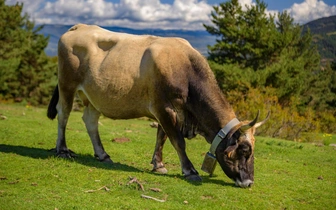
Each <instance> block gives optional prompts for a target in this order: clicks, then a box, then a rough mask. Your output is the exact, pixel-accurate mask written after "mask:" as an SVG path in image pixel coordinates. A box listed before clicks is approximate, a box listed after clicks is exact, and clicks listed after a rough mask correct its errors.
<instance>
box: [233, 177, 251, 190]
mask: <svg viewBox="0 0 336 210" xmlns="http://www.w3.org/2000/svg"><path fill="white" fill-rule="evenodd" d="M235 184H236V186H237V187H242V188H246V187H251V186H252V184H253V181H252V180H250V179H246V180H244V181H243V182H241V181H240V180H239V179H236V183H235Z"/></svg>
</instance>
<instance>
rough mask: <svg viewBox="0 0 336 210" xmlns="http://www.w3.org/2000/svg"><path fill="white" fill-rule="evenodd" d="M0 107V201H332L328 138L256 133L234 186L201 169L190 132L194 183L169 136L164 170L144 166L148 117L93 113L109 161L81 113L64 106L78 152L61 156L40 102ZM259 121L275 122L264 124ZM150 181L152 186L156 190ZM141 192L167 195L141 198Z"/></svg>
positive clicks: (231, 205) (229, 204) (15, 204)
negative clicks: (247, 182)
mask: <svg viewBox="0 0 336 210" xmlns="http://www.w3.org/2000/svg"><path fill="white" fill-rule="evenodd" d="M0 110H1V114H2V115H4V116H6V117H7V119H6V120H0V139H1V142H0V160H1V163H0V209H5V210H7V209H56V208H57V209H186V210H188V209H333V208H334V207H335V206H336V200H335V199H334V197H335V196H334V195H335V193H336V191H335V189H336V176H335V168H336V150H335V149H333V147H330V146H321V147H317V146H315V145H313V144H308V143H299V142H291V141H284V140H279V139H273V138H264V137H258V136H257V137H256V146H255V184H254V185H253V186H252V187H251V188H249V189H241V188H237V187H235V186H234V183H233V182H232V181H231V180H230V179H229V178H228V177H226V176H225V175H224V173H223V171H222V170H221V169H220V167H218V166H217V167H216V170H215V174H214V176H213V177H209V176H208V175H207V174H206V173H204V172H203V171H201V170H200V167H201V164H202V161H203V158H204V153H205V152H206V151H207V149H209V147H210V145H209V144H208V143H206V141H205V140H204V139H203V138H201V137H197V138H196V139H193V140H190V141H187V152H188V155H189V158H190V159H191V160H192V161H193V163H194V165H195V167H196V169H198V170H199V173H200V175H201V176H202V178H203V182H202V183H201V184H194V183H190V182H187V181H185V180H184V179H183V177H182V176H181V169H180V163H179V160H178V157H177V154H176V152H175V150H174V148H173V146H172V145H171V144H170V143H169V142H166V145H165V148H164V150H163V155H164V162H165V164H166V167H167V169H168V174H166V175H159V174H155V173H152V172H151V167H152V165H151V164H149V163H150V160H151V157H152V152H153V150H154V147H155V136H156V129H152V128H150V126H149V124H150V122H149V121H147V120H144V119H135V120H110V119H107V118H104V117H101V118H100V120H99V121H100V125H99V129H100V132H101V138H102V142H103V144H104V147H105V149H106V151H107V152H108V153H109V154H110V155H111V158H112V159H113V160H114V162H115V163H114V164H113V165H109V164H104V163H100V162H98V161H97V160H95V158H94V156H93V153H94V152H93V148H92V145H91V142H90V140H89V136H88V135H87V132H86V129H85V125H83V122H82V119H81V116H82V113H79V112H73V113H71V116H70V118H69V124H68V129H67V140H68V141H67V143H68V146H69V148H70V149H72V150H74V151H75V152H76V153H77V155H78V157H77V158H75V159H71V160H64V159H60V158H55V157H54V156H53V155H54V153H53V152H51V151H49V149H51V148H54V147H55V141H56V136H57V121H50V120H47V119H46V117H45V113H46V110H45V109H40V108H34V107H29V106H28V107H23V106H13V105H12V106H8V105H1V104H0ZM22 113H25V114H24V115H23V114H22ZM254 114H255V113H254ZM263 114H264V113H263ZM253 117H254V116H253ZM266 125H267V126H271V125H274V124H273V123H267V124H265V125H263V126H266ZM263 126H262V127H263ZM262 127H261V128H262ZM116 137H127V138H129V139H130V141H129V142H124V143H116V142H113V141H111V139H113V138H116ZM320 137H321V138H322V139H321V141H324V140H326V141H329V142H330V143H335V142H336V136H335V135H334V136H332V135H326V134H321V136H320ZM129 177H136V178H137V179H138V181H139V182H140V183H141V184H142V185H143V187H144V190H145V191H142V190H140V187H139V186H138V185H137V184H136V183H129V181H130V178H129ZM103 186H105V187H107V188H108V189H109V191H106V188H102V187H103ZM150 188H159V189H161V192H154V191H152V190H150ZM98 189H100V190H98ZM142 194H144V195H149V196H152V197H154V198H157V199H162V200H166V202H164V203H161V202H157V201H154V200H149V199H144V198H142V197H141V195H142Z"/></svg>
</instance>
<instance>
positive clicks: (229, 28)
mask: <svg viewBox="0 0 336 210" xmlns="http://www.w3.org/2000/svg"><path fill="white" fill-rule="evenodd" d="M266 9H267V4H265V3H264V2H263V1H260V0H257V1H256V4H255V5H252V6H246V10H243V9H242V7H241V5H240V4H239V3H238V0H231V1H227V2H225V3H221V4H220V5H219V6H215V7H214V11H213V12H212V22H213V25H204V27H205V28H206V30H207V31H208V32H209V33H210V34H213V35H215V36H217V37H218V39H217V41H216V44H215V45H214V46H209V54H210V56H209V61H210V65H212V67H214V68H213V70H214V71H215V73H216V75H220V76H221V77H222V78H217V79H218V81H219V83H224V84H220V85H222V86H223V87H224V86H225V87H228V86H231V87H230V88H234V87H240V88H241V89H242V90H244V91H247V90H248V88H251V87H252V88H260V87H271V88H276V89H277V91H276V93H277V96H278V98H279V101H280V103H281V104H282V105H283V106H286V105H288V104H289V103H291V101H292V98H293V97H299V98H300V100H298V101H300V104H298V106H300V105H306V104H308V103H309V99H308V98H307V97H306V96H305V95H304V93H306V92H307V90H308V88H309V83H310V82H311V81H312V79H313V76H314V72H316V71H318V69H319V54H318V51H317V49H316V46H314V45H313V44H312V36H311V34H310V32H309V31H308V32H307V33H305V34H303V35H302V28H301V26H300V25H298V24H295V23H294V20H293V18H291V17H290V15H289V14H288V13H287V12H283V13H278V15H277V19H278V20H277V21H275V16H274V15H267V14H266ZM214 63H215V64H216V65H214ZM228 64H230V65H231V66H229V67H228V68H227V67H225V66H224V67H220V65H228ZM232 65H238V66H239V68H236V67H232ZM231 69H236V70H235V71H238V72H234V73H233V72H231ZM251 70H252V71H251ZM232 75H237V76H236V77H237V78H238V79H237V80H235V81H230V80H232V79H231V78H230V77H232ZM239 77H240V78H242V79H241V80H242V81H244V82H243V83H242V82H241V80H239ZM232 82H236V83H237V84H232Z"/></svg>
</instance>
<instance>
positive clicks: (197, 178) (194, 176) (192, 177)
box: [185, 174, 202, 182]
mask: <svg viewBox="0 0 336 210" xmlns="http://www.w3.org/2000/svg"><path fill="white" fill-rule="evenodd" d="M185 178H186V180H188V181H192V182H201V181H202V178H201V177H200V176H199V175H197V174H190V175H188V176H185Z"/></svg>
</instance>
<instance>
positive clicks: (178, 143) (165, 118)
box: [159, 108, 202, 181]
mask: <svg viewBox="0 0 336 210" xmlns="http://www.w3.org/2000/svg"><path fill="white" fill-rule="evenodd" d="M176 120H177V118H176V112H175V111H174V110H173V109H171V108H166V109H165V112H164V113H161V114H160V119H159V121H160V124H161V126H162V128H163V129H164V132H165V133H166V134H167V135H168V137H169V140H170V142H171V143H172V145H173V147H174V148H175V150H176V152H177V154H178V156H179V159H180V163H181V167H182V173H183V175H184V177H185V178H186V179H187V180H190V181H202V178H201V177H200V176H199V174H198V172H197V170H196V169H195V167H194V166H193V164H192V163H191V161H190V160H189V158H188V156H187V153H186V143H185V140H184V136H183V134H182V132H181V131H180V127H179V125H178V122H177V121H176Z"/></svg>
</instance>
